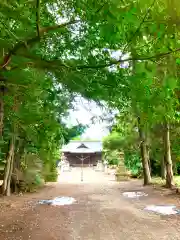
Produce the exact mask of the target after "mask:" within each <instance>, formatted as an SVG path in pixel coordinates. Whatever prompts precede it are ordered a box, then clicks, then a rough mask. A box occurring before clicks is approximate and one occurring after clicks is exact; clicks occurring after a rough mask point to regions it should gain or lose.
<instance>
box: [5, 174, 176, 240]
mask: <svg viewBox="0 0 180 240" xmlns="http://www.w3.org/2000/svg"><path fill="white" fill-rule="evenodd" d="M73 178H74V182H73ZM67 179H68V183H66V180H67ZM84 181H85V182H83V183H81V182H80V172H79V171H76V172H72V173H63V175H62V176H61V178H60V179H59V183H58V184H56V185H54V186H50V187H47V188H45V189H44V190H43V191H41V192H40V193H37V194H32V195H26V196H24V197H13V200H11V202H10V206H9V207H8V208H6V211H1V212H0V214H1V215H0V239H1V240H5V239H7V240H28V239H31V240H39V239H42V240H55V239H57V240H78V239H82V240H124V239H125V240H127V239H128V240H131V239H133V240H136V239H139V240H141V239H142V240H145V239H156V240H157V239H158V240H159V239H163V240H164V239H168V240H171V239H180V232H179V230H178V229H180V228H179V227H180V224H179V222H180V221H179V220H180V217H179V216H175V217H174V216H173V217H167V216H166V217H162V216H159V215H155V214H152V213H148V212H146V211H144V210H143V209H144V206H146V205H147V204H154V203H155V204H157V203H159V204H163V203H173V204H174V203H176V204H178V203H177V199H175V198H172V197H170V196H169V197H167V196H166V197H164V196H163V195H160V193H159V192H156V191H154V190H152V188H142V187H141V186H140V183H139V182H136V181H134V182H126V183H120V184H118V183H116V182H115V181H113V178H112V176H107V175H106V176H105V175H103V174H101V173H98V172H94V171H93V170H86V172H85V179H84ZM132 189H135V190H143V191H145V192H147V193H148V194H149V196H148V197H144V198H142V199H139V200H130V199H126V198H124V197H123V196H122V192H124V191H128V190H132ZM57 196H72V197H74V198H75V199H76V203H75V204H73V205H69V206H61V207H55V206H49V205H38V204H36V202H37V200H40V199H52V198H53V197H57ZM12 202H13V203H12ZM13 204H14V205H13ZM8 209H9V210H8Z"/></svg>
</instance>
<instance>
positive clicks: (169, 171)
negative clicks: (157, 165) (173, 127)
mask: <svg viewBox="0 0 180 240" xmlns="http://www.w3.org/2000/svg"><path fill="white" fill-rule="evenodd" d="M163 140H164V160H165V165H166V187H167V188H172V187H173V186H174V177H173V164H172V158H171V142H170V129H169V124H168V123H167V122H166V123H165V124H164V139H163Z"/></svg>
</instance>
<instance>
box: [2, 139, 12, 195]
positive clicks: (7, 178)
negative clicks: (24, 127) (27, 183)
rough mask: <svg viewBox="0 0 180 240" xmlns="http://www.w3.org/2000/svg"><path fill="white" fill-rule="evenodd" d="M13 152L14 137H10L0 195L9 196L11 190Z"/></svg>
mask: <svg viewBox="0 0 180 240" xmlns="http://www.w3.org/2000/svg"><path fill="white" fill-rule="evenodd" d="M14 150H15V136H14V135H13V136H12V139H11V143H10V147H9V153H8V157H7V160H6V166H5V170H4V181H3V186H2V193H3V195H5V196H10V194H11V189H10V184H11V177H12V171H13V162H14Z"/></svg>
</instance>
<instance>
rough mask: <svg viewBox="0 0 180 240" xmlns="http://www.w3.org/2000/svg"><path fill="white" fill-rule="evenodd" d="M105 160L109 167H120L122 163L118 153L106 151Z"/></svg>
mask: <svg viewBox="0 0 180 240" xmlns="http://www.w3.org/2000/svg"><path fill="white" fill-rule="evenodd" d="M104 158H105V159H106V160H107V161H108V164H109V165H118V164H119V161H120V159H119V152H118V151H105V154H104Z"/></svg>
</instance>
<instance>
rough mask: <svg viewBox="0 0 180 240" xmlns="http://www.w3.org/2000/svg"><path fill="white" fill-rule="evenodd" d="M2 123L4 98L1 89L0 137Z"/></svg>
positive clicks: (0, 134)
mask: <svg viewBox="0 0 180 240" xmlns="http://www.w3.org/2000/svg"><path fill="white" fill-rule="evenodd" d="M3 125H4V100H3V94H2V91H0V138H2V135H3Z"/></svg>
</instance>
